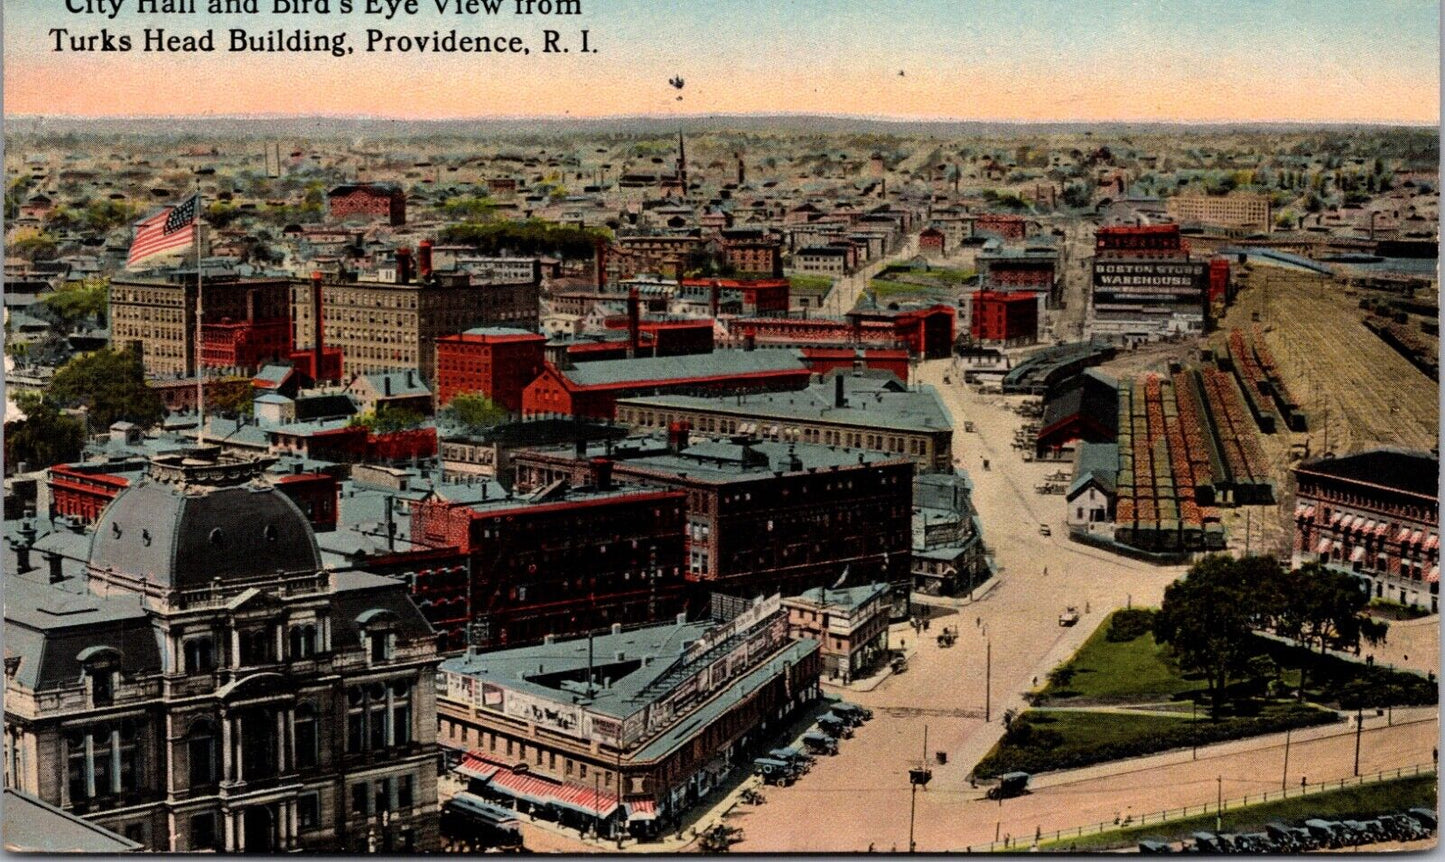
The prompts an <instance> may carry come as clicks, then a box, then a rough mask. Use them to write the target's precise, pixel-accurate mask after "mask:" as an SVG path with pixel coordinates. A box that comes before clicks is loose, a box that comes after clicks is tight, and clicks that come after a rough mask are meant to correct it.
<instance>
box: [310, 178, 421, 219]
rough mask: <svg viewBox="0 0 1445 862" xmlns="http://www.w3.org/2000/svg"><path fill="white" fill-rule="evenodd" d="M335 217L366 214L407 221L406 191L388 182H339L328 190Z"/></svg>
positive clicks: (332, 215) (357, 216)
mask: <svg viewBox="0 0 1445 862" xmlns="http://www.w3.org/2000/svg"><path fill="white" fill-rule="evenodd" d="M326 203H327V207H328V208H329V209H330V211H331V217H332V218H334V219H349V218H364V219H368V220H380V221H385V222H386V223H387V224H391V225H403V224H406V193H405V192H403V191H402V190H401V189H400V188H398V187H397V186H394V185H390V184H385V183H351V184H345V185H339V186H337V187H336V188H334V189H332V190H331V191H329V192H327V193H326Z"/></svg>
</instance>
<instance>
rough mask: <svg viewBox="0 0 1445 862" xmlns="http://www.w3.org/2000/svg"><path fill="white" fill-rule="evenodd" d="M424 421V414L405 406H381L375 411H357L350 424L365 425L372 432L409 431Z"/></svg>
mask: <svg viewBox="0 0 1445 862" xmlns="http://www.w3.org/2000/svg"><path fill="white" fill-rule="evenodd" d="M425 421H426V417H425V416H423V415H422V414H420V413H418V412H416V411H415V410H408V409H406V408H405V407H382V408H381V409H380V410H377V411H375V412H371V411H368V412H366V413H358V414H356V415H355V416H353V417H351V425H353V426H356V425H361V426H365V427H366V428H367V429H368V430H369V431H371V433H373V434H389V433H391V432H393V431H409V430H411V429H412V428H416V427H418V426H420V425H421V424H422V423H423V422H425Z"/></svg>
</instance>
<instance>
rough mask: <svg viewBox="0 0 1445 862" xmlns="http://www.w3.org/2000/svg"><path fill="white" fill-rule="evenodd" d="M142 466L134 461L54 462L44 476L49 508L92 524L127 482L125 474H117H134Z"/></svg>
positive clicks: (54, 512) (123, 488)
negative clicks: (48, 486) (48, 491)
mask: <svg viewBox="0 0 1445 862" xmlns="http://www.w3.org/2000/svg"><path fill="white" fill-rule="evenodd" d="M142 469H143V467H142V465H140V464H139V463H134V462H122V463H119V464H113V463H99V464H86V463H81V464H56V465H55V466H54V467H51V468H50V471H49V473H48V474H47V476H46V482H47V484H49V485H50V509H51V512H52V513H53V514H55V515H64V516H65V517H67V518H72V519H74V520H76V521H79V522H80V523H82V524H94V523H95V522H96V521H97V520H98V519H99V518H100V513H101V511H103V510H104V509H105V507H106V506H108V505H110V501H111V500H114V499H115V497H116V495H117V494H119V493H120V492H121V491H123V490H125V489H126V488H127V487H128V486H129V485H130V479H129V478H127V477H126V476H123V475H117V474H118V473H130V474H137V473H139V472H140V471H141V470H142Z"/></svg>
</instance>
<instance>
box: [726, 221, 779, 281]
mask: <svg viewBox="0 0 1445 862" xmlns="http://www.w3.org/2000/svg"><path fill="white" fill-rule="evenodd" d="M719 245H721V246H722V253H723V261H724V262H725V263H727V265H728V266H731V267H732V268H733V269H735V270H737V271H738V272H744V273H761V274H763V275H770V276H773V277H775V278H776V277H779V276H781V275H782V274H783V241H782V239H781V238H779V237H777V236H774V235H772V234H769V233H768V232H766V231H764V230H762V229H761V228H731V229H729V228H724V229H723V230H722V233H721V238H720V239H719Z"/></svg>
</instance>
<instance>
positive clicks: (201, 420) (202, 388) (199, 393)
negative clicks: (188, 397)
mask: <svg viewBox="0 0 1445 862" xmlns="http://www.w3.org/2000/svg"><path fill="white" fill-rule="evenodd" d="M193 233H194V234H195V238H196V445H197V446H204V445H206V376H205V371H204V368H205V366H204V365H202V364H201V362H202V360H201V332H202V330H201V319H202V318H201V307H202V306H201V292H202V289H203V287H202V285H203V282H202V279H201V179H200V177H197V178H196V222H195V230H194V231H193Z"/></svg>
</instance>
